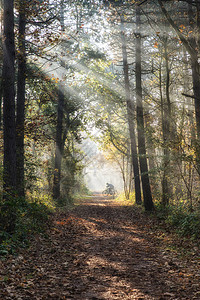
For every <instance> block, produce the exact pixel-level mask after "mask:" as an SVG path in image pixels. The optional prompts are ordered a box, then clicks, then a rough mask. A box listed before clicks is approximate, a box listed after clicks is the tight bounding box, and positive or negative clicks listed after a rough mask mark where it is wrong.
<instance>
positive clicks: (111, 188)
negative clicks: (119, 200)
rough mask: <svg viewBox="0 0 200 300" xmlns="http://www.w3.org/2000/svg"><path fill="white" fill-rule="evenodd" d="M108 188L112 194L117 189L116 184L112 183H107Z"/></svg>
mask: <svg viewBox="0 0 200 300" xmlns="http://www.w3.org/2000/svg"><path fill="white" fill-rule="evenodd" d="M106 190H107V191H108V194H110V195H112V194H113V192H114V190H115V188H114V185H113V184H111V183H106Z"/></svg>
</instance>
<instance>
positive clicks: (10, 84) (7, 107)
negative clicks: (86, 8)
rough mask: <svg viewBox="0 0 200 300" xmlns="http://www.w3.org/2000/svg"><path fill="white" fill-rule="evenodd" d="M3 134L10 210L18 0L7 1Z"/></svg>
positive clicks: (5, 190) (13, 189) (11, 226)
mask: <svg viewBox="0 0 200 300" xmlns="http://www.w3.org/2000/svg"><path fill="white" fill-rule="evenodd" d="M2 77H3V133H4V170H3V198H4V201H5V205H4V209H5V210H9V203H8V201H9V199H10V197H14V194H15V192H16V128H15V88H14V84H15V40H14V1H13V0H9V1H7V0H4V32H3V72H2ZM7 227H8V228H7V230H8V231H10V232H12V231H13V230H14V227H15V209H14V207H12V208H11V211H10V213H9V215H8V220H7Z"/></svg>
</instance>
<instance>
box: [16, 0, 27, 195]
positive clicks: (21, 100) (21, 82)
mask: <svg viewBox="0 0 200 300" xmlns="http://www.w3.org/2000/svg"><path fill="white" fill-rule="evenodd" d="M25 28H26V19H25V1H24V0H21V1H20V6H19V38H18V43H19V54H18V55H19V56H18V78H17V118H16V130H17V132H16V147H17V149H16V153H17V192H18V195H19V196H22V197H24V195H25V194H24V120H25V81H26V49H25Z"/></svg>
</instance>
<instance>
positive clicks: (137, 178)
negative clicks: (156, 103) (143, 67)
mask: <svg viewBox="0 0 200 300" xmlns="http://www.w3.org/2000/svg"><path fill="white" fill-rule="evenodd" d="M121 39H122V55H123V70H124V81H125V93H126V106H127V116H128V125H129V134H130V141H131V157H132V165H133V172H134V183H135V197H136V203H137V204H141V203H142V200H141V187H140V176H139V164H138V156H137V145H136V136H135V122H134V117H135V116H134V112H135V107H134V103H133V101H131V95H130V82H129V72H128V61H127V51H126V39H125V32H124V21H123V17H121Z"/></svg>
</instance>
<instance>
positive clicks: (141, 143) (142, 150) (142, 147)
mask: <svg viewBox="0 0 200 300" xmlns="http://www.w3.org/2000/svg"><path fill="white" fill-rule="evenodd" d="M135 76H136V77H135V78H136V104H137V131H138V151H139V162H140V173H141V180H142V191H143V198H144V207H145V210H147V211H151V210H153V208H154V205H153V200H152V194H151V187H150V181H149V171H148V164H147V156H146V143H145V132H144V117H143V103H142V68H141V34H140V8H139V7H138V6H137V7H136V70H135Z"/></svg>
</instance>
